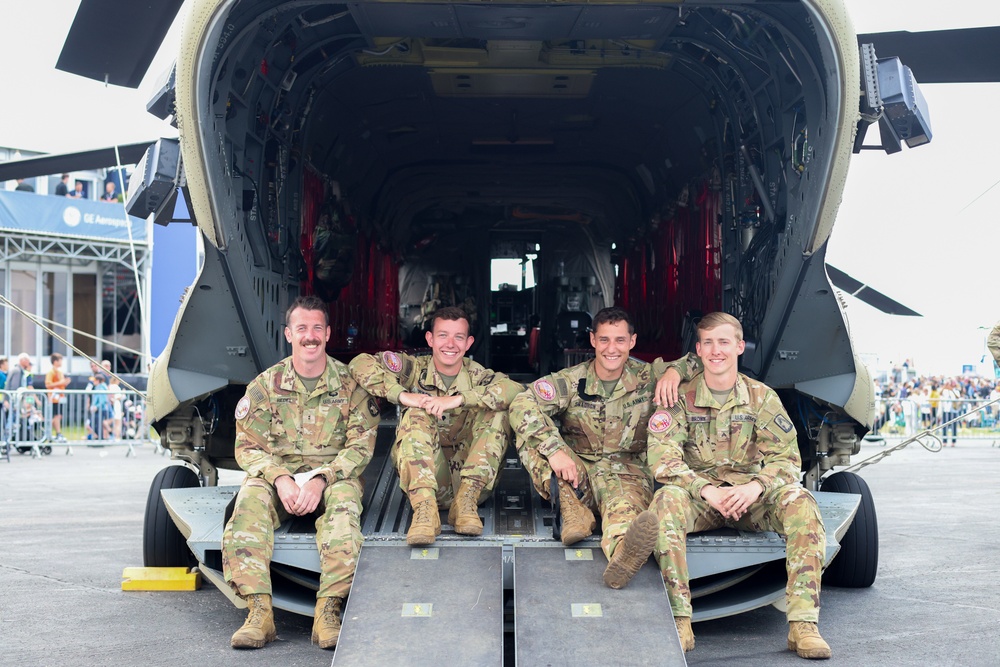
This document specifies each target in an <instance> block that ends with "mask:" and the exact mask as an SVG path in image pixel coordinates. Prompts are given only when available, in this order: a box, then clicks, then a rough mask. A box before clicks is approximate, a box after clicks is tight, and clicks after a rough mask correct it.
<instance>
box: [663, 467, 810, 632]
mask: <svg viewBox="0 0 1000 667" xmlns="http://www.w3.org/2000/svg"><path fill="white" fill-rule="evenodd" d="M653 510H654V511H655V512H656V515H657V518H658V519H659V521H660V534H659V536H658V537H657V539H656V555H657V559H658V560H659V563H660V572H661V573H662V574H663V581H664V583H665V584H666V586H667V596H668V597H669V598H670V608H671V610H672V611H673V613H674V616H690V615H691V588H690V586H689V577H688V567H687V534H688V533H697V532H700V531H703V530H711V529H712V528H720V527H722V526H729V527H732V528H739V529H741V530H751V531H755V532H763V531H769V530H770V531H774V532H776V533H780V534H782V535H784V536H785V549H786V554H787V555H786V557H785V568H786V570H787V571H788V586H787V587H786V589H785V602H786V605H787V607H786V611H785V615H786V617H787V618H788V620H789V621H811V622H813V623H815V622H818V621H819V590H820V579H821V577H822V574H823V556H824V554H825V552H826V531H825V530H824V528H823V520H822V518H821V517H820V514H819V508H818V507H817V506H816V500H815V499H814V498H813V497H812V495H811V494H810V493H809V492H808V491H807V490H805V489H804V488H802V487H801V486H798V485H786V486H782V487H779V488H777V489H775V490H773V491H771V492H770V493H769V494H767V495H766V496H763V497H761V498H759V499H757V502H755V503H754V504H753V505H751V506H750V508H749V510H748V511H747V513H746V514H744V515H743V516H742V517H741V518H740V519H739V520H738V521H731V520H726V519H724V518H723V517H722V515H721V514H719V513H718V512H717V511H716V510H715V509H714V508H712V506H710V505H709V504H708V502H707V501H705V500H701V499H699V500H694V499H693V498H691V494H690V493H688V491H687V490H686V489H682V488H680V487H678V486H672V485H669V484H668V485H667V486H664V487H663V488H661V489H660V490H658V491H657V492H656V496H655V497H654V499H653Z"/></svg>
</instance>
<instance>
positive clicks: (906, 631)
mask: <svg viewBox="0 0 1000 667" xmlns="http://www.w3.org/2000/svg"><path fill="white" fill-rule="evenodd" d="M998 438H1000V434H998ZM890 444H892V441H890ZM882 449H883V447H882V446H880V445H879V444H877V443H865V445H864V448H863V451H862V454H861V455H860V456H858V457H856V458H855V460H861V459H862V458H867V457H868V456H871V455H873V454H876V453H878V452H879V451H881V450H882ZM62 451H63V450H60V449H57V450H56V453H55V454H53V455H52V456H46V457H43V458H41V459H32V458H30V457H29V456H19V455H17V454H16V453H15V454H13V460H12V461H11V463H9V464H8V463H7V462H6V460H4V459H0V665H12V666H13V665H17V666H22V665H26V666H30V665H74V666H89V665H144V666H145V665H189V664H205V665H234V666H235V665H238V666H240V667H246V666H247V665H256V664H260V665H276V664H277V665H288V666H291V665H329V664H330V662H331V659H332V657H333V654H332V652H327V651H321V650H320V649H318V648H317V647H315V646H313V645H311V644H310V641H309V639H310V628H311V619H307V618H305V617H300V616H297V615H293V614H286V613H282V612H278V615H277V619H276V620H277V625H278V633H279V639H278V641H277V642H275V643H274V644H270V645H268V646H267V648H265V649H262V650H258V651H234V650H232V649H230V648H229V637H230V635H231V634H232V633H233V631H234V630H236V628H238V627H239V626H240V624H241V623H242V622H243V618H244V612H242V611H240V610H237V609H236V608H235V607H233V606H232V605H231V604H230V603H229V601H228V600H227V599H226V598H225V597H224V596H223V595H222V593H221V592H219V591H218V590H216V589H215V588H214V587H213V586H212V585H211V584H209V583H207V582H206V583H205V585H204V586H203V587H202V589H201V590H199V591H196V592H189V593H142V592H122V590H121V573H122V569H123V568H125V567H130V566H139V565H142V522H143V512H144V509H145V503H146V495H147V493H148V488H149V483H150V481H151V480H152V478H153V476H154V475H155V474H156V472H157V471H158V470H159V469H160V468H162V467H163V466H165V465H168V464H169V463H170V462H169V460H168V459H167V458H166V457H163V456H159V455H156V454H154V453H153V452H152V450H151V448H149V447H141V448H139V449H138V450H137V452H138V455H137V456H135V457H129V458H126V457H125V455H124V453H125V450H124V449H121V448H110V447H109V448H102V449H88V448H82V447H77V448H75V449H74V452H73V455H72V456H66V455H64V454H63V453H62ZM998 471H1000V448H995V447H992V446H991V442H990V441H972V440H963V441H960V442H959V443H958V446H957V447H956V448H947V449H945V450H943V451H941V452H939V453H929V452H927V451H925V450H923V449H922V448H920V447H919V446H918V445H910V446H909V447H908V448H906V449H905V450H902V451H899V452H896V453H894V454H893V455H892V456H890V457H889V458H887V459H886V460H884V461H882V462H881V463H879V464H878V465H875V466H870V467H867V468H865V469H864V470H862V471H861V475H862V476H863V477H864V478H865V480H866V481H867V482H868V484H869V485H870V487H871V489H872V492H873V494H874V497H875V503H876V508H877V512H878V522H879V529H880V538H881V548H880V556H881V557H880V564H879V572H878V578H877V580H876V582H875V585H874V586H872V587H871V588H868V589H862V590H852V589H837V588H832V587H828V588H826V589H825V590H824V591H823V595H822V600H823V610H822V614H821V622H820V629H821V631H822V633H823V636H824V637H825V638H826V639H827V641H828V642H829V643H830V645H831V647H832V649H833V659H832V660H830V661H828V662H826V663H825V664H828V665H864V666H869V665H887V666H888V665H892V666H898V665H936V666H937V665H969V666H980V665H983V666H985V665H994V664H996V660H997V659H996V656H997V654H998V653H1000V633H998V632H997V627H1000V598H998V596H997V593H998V591H1000V586H998V584H1000V567H998V565H997V553H998V551H1000V522H998V521H997V518H996V517H997V516H1000V486H998V485H997V483H996V481H995V480H996V478H997V477H998ZM225 475H226V477H224V478H223V481H224V482H226V483H233V482H234V481H235V480H236V479H238V473H225ZM636 630H637V631H638V632H642V628H641V627H637V628H636ZM694 630H695V636H696V640H697V647H696V648H695V650H694V651H693V652H692V653H689V654H688V656H687V659H688V664H690V665H719V664H723V663H726V664H730V665H741V666H742V665H751V666H753V665H761V666H765V665H766V666H767V667H772V666H774V665H802V664H805V662H804V661H802V660H801V659H799V658H798V657H797V656H795V655H794V654H793V653H790V652H789V651H787V650H786V647H785V636H786V632H787V626H786V624H785V622H784V616H783V614H781V613H780V612H778V611H777V610H775V609H774V608H771V607H766V608H763V609H758V610H756V611H753V612H750V613H747V614H743V615H741V616H737V617H732V618H727V619H722V620H718V621H710V622H705V623H698V624H696V625H695V626H694ZM621 641H622V644H623V650H622V658H623V660H622V663H621V664H635V665H645V664H656V662H657V661H656V659H655V657H654V656H632V655H630V654H629V653H628V642H627V639H626V638H622V639H621ZM414 657H415V656H407V655H405V654H401V655H400V660H399V662H400V664H417V663H418V661H415V660H414V659H413V658H414Z"/></svg>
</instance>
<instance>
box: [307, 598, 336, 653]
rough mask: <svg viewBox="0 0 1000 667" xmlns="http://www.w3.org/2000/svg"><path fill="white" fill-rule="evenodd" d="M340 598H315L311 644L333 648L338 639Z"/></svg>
mask: <svg viewBox="0 0 1000 667" xmlns="http://www.w3.org/2000/svg"><path fill="white" fill-rule="evenodd" d="M343 606H344V601H343V600H342V599H341V598H317V600H316V611H315V612H314V614H313V632H312V643H313V644H319V647H320V648H333V647H335V646H336V645H337V640H338V639H340V612H341V609H342V608H343Z"/></svg>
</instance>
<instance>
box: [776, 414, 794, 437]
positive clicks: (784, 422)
mask: <svg viewBox="0 0 1000 667" xmlns="http://www.w3.org/2000/svg"><path fill="white" fill-rule="evenodd" d="M774 423H775V424H777V425H778V428H780V429H781V430H782V431H784V432H785V433H791V431H792V422H790V421H788V419H787V418H786V417H785V415H775V416H774Z"/></svg>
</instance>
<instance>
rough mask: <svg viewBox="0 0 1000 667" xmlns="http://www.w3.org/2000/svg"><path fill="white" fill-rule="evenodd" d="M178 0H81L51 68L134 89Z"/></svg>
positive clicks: (174, 13) (160, 38) (144, 72)
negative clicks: (57, 58)
mask: <svg viewBox="0 0 1000 667" xmlns="http://www.w3.org/2000/svg"><path fill="white" fill-rule="evenodd" d="M182 4H184V0H83V2H81V3H80V8H79V9H78V10H77V12H76V18H75V19H73V25H72V27H70V29H69V34H68V35H67V36H66V41H65V43H64V44H63V49H62V53H60V54H59V60H58V62H56V69H60V70H62V71H64V72H69V73H71V74H79V75H80V76H85V77H87V78H88V79H95V80H97V81H105V80H106V81H107V82H108V83H111V84H114V85H116V86H126V87H128V88H137V87H138V86H139V83H140V82H141V81H142V77H143V76H145V74H146V70H147V69H149V64H150V63H151V62H152V61H153V56H155V55H156V51H157V49H159V48H160V43H161V42H163V38H164V36H165V35H166V34H167V31H168V30H169V29H170V24H171V23H173V21H174V17H175V16H177V11H178V10H179V9H180V8H181V5H182Z"/></svg>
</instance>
